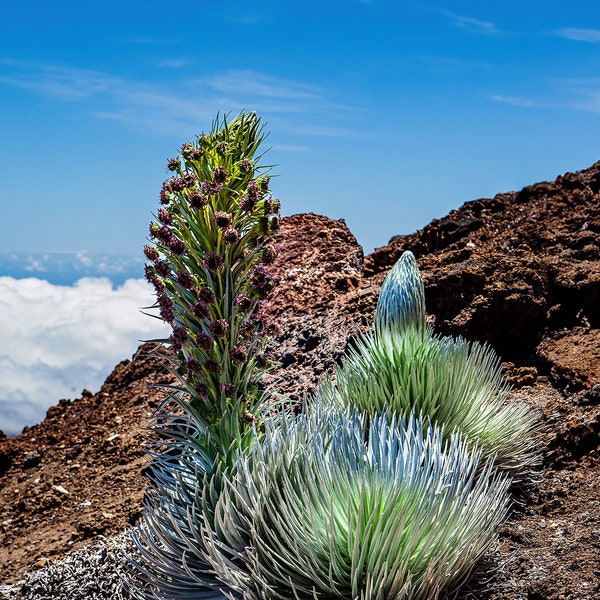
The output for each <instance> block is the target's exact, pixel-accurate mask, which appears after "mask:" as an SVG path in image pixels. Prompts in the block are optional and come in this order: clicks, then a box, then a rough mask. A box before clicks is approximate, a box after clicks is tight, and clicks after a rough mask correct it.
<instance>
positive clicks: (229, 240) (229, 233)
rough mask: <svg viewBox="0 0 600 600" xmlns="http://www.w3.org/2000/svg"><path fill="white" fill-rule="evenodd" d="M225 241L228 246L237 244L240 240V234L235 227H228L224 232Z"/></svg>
mask: <svg viewBox="0 0 600 600" xmlns="http://www.w3.org/2000/svg"><path fill="white" fill-rule="evenodd" d="M223 241H224V242H225V243H226V244H227V245H228V246H231V245H232V244H237V243H238V242H239V241H240V234H239V233H238V232H237V231H236V230H235V229H234V228H233V227H228V228H227V229H226V230H225V231H224V232H223Z"/></svg>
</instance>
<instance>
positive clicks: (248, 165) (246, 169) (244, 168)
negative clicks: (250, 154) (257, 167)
mask: <svg viewBox="0 0 600 600" xmlns="http://www.w3.org/2000/svg"><path fill="white" fill-rule="evenodd" d="M238 167H239V169H240V171H241V172H242V173H252V170H253V169H254V165H253V164H252V161H251V160H250V159H249V158H242V160H240V162H239V163H238Z"/></svg>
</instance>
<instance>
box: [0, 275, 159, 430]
mask: <svg viewBox="0 0 600 600" xmlns="http://www.w3.org/2000/svg"><path fill="white" fill-rule="evenodd" d="M152 302H153V295H152V291H151V289H150V287H149V286H148V284H147V283H146V282H145V281H144V280H143V279H129V280H127V281H126V282H125V283H124V284H122V285H120V286H118V287H113V285H112V283H111V282H110V280H109V279H107V278H83V279H80V280H79V281H77V283H75V285H73V286H61V285H53V284H51V283H49V282H48V281H46V280H43V279H37V278H27V279H14V278H12V277H0V310H1V311H2V319H1V320H0V340H1V342H0V344H1V345H0V381H1V382H2V388H1V389H0V429H2V430H3V431H4V432H5V433H7V434H8V435H14V434H16V433H18V432H19V431H21V429H22V428H23V427H24V426H25V425H33V424H34V423H38V422H39V421H41V420H43V418H44V416H45V413H46V410H47V409H48V408H49V407H50V406H52V405H54V404H56V403H57V402H58V400H59V399H61V398H77V397H79V396H80V395H81V391H82V390H83V389H84V388H87V389H89V390H91V391H93V392H96V391H97V390H98V389H99V388H100V386H101V385H102V383H103V382H104V380H105V379H106V377H107V376H108V375H109V374H110V373H111V371H112V369H113V367H114V366H115V365H116V364H117V363H118V362H120V361H122V360H124V359H126V358H130V357H131V355H132V354H133V353H134V352H135V350H136V349H137V347H138V346H139V344H140V343H141V341H142V340H147V339H155V338H160V337H164V336H165V334H167V333H168V328H167V326H165V325H164V324H163V323H162V322H161V321H159V320H157V319H153V318H151V317H149V316H147V315H145V314H143V313H142V312H141V311H140V309H142V308H144V307H147V306H149V305H150V304H152Z"/></svg>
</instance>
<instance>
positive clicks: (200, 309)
mask: <svg viewBox="0 0 600 600" xmlns="http://www.w3.org/2000/svg"><path fill="white" fill-rule="evenodd" d="M192 314H193V315H194V316H195V317H197V318H198V319H208V317H210V311H209V310H208V306H206V304H204V302H202V300H199V301H198V302H196V303H194V304H192Z"/></svg>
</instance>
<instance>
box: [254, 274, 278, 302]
mask: <svg viewBox="0 0 600 600" xmlns="http://www.w3.org/2000/svg"><path fill="white" fill-rule="evenodd" d="M250 283H251V284H252V287H253V288H254V289H255V290H256V292H257V293H258V295H259V297H261V298H263V297H264V296H266V295H267V294H268V293H269V292H270V291H271V289H272V288H273V286H274V285H275V280H274V279H273V276H272V275H271V273H269V271H267V270H266V269H265V268H263V267H254V269H252V271H251V272H250Z"/></svg>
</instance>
